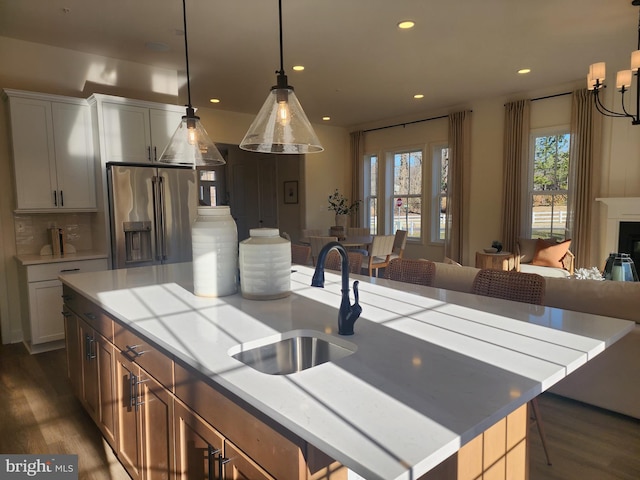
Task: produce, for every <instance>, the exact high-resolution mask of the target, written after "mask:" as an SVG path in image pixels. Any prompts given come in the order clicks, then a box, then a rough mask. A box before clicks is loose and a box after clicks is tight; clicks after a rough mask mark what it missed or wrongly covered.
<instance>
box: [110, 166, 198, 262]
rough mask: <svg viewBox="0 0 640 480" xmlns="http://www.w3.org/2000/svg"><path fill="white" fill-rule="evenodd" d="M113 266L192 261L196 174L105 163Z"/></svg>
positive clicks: (166, 168)
mask: <svg viewBox="0 0 640 480" xmlns="http://www.w3.org/2000/svg"><path fill="white" fill-rule="evenodd" d="M107 184H108V192H109V207H110V208H109V215H110V220H111V259H112V268H126V267H136V266H143V265H155V264H161V263H175V262H190V261H191V222H192V221H193V220H194V219H195V217H196V215H197V206H198V182H197V177H196V171H195V170H193V169H191V168H184V167H158V166H157V165H148V166H147V165H138V164H127V163H108V164H107Z"/></svg>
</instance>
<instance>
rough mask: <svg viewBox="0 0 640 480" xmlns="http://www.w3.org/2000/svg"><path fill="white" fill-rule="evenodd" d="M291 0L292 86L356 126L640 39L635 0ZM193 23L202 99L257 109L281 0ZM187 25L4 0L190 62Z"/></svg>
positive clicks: (167, 13) (566, 73)
mask: <svg viewBox="0 0 640 480" xmlns="http://www.w3.org/2000/svg"><path fill="white" fill-rule="evenodd" d="M282 3H283V29H284V63H285V70H286V73H287V74H288V76H289V83H290V84H291V85H293V86H294V87H295V90H296V93H297V95H298V98H299V100H300V102H301V104H302V106H303V108H304V110H305V111H306V113H307V116H308V117H309V119H310V120H311V121H312V122H314V123H320V122H321V120H320V118H321V117H322V116H323V115H329V116H331V119H332V120H331V121H330V122H329V123H330V124H332V125H340V126H347V127H348V126H353V125H358V124H364V123H370V122H375V121H377V120H381V119H392V118H398V117H404V118H406V117H412V116H413V117H416V118H419V117H420V115H424V114H425V113H427V112H430V111H437V110H439V109H445V108H447V107H452V106H458V105H464V104H465V103H468V102H470V101H472V100H474V99H478V98H486V97H495V96H501V95H506V96H509V95H516V94H517V93H518V92H525V91H535V90H538V89H545V88H548V87H551V86H555V85H561V84H566V83H570V82H575V81H577V80H580V79H582V78H585V77H586V73H587V69H588V65H589V64H591V63H593V62H595V61H608V60H610V59H611V57H615V58H627V56H630V53H631V51H632V50H635V48H636V44H637V38H638V37H637V27H638V7H635V6H632V5H631V0H527V1H525V0H482V1H480V0H282ZM65 9H66V10H65ZM404 19H411V20H414V21H415V22H416V27H415V28H414V29H412V30H409V31H400V30H399V29H398V28H397V26H396V24H397V22H398V21H400V20H404ZM187 22H188V23H187V26H188V41H189V61H190V62H189V63H190V70H191V89H192V103H193V104H194V106H196V107H197V106H207V107H210V106H211V104H209V103H208V99H209V98H211V97H218V98H220V99H221V103H220V104H219V105H217V106H214V107H211V108H219V109H223V110H232V111H237V112H246V113H257V111H258V110H259V108H260V106H261V105H262V102H263V101H264V99H265V98H266V96H267V92H268V91H269V88H270V86H271V85H273V84H274V83H275V79H276V76H275V73H274V72H275V71H276V70H277V69H278V68H279V63H280V60H279V51H278V2H277V0H187ZM182 29H183V26H182V2H181V0H0V36H6V37H13V38H16V39H20V40H26V41H31V42H37V43H46V44H49V45H54V46H59V47H64V48H68V49H73V50H77V51H82V52H88V53H94V54H99V55H103V56H107V57H113V58H119V59H125V60H131V61H135V62H141V63H145V64H152V65H156V66H159V67H165V68H171V69H175V70H180V71H183V70H184V68H185V60H184V37H183V36H182V35H181V32H182ZM147 42H160V43H163V44H166V45H167V46H168V47H169V48H168V50H167V51H165V52H157V51H153V50H150V49H148V48H147V47H145V44H146V43H147ZM295 64H303V65H304V66H305V67H306V69H305V71H304V72H301V73H298V72H294V71H293V70H292V68H291V67H292V66H293V65H295ZM522 67H528V68H531V69H532V73H530V74H528V75H526V76H522V75H518V74H516V71H517V70H518V69H520V68H522ZM627 68H628V67H627ZM614 76H615V73H614V72H608V77H609V83H612V80H614V78H612V77H614ZM415 93H423V94H424V95H425V98H424V99H422V100H420V101H417V100H414V99H413V95H414V94H415ZM185 101H186V100H185Z"/></svg>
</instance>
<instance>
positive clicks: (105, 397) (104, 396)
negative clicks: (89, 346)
mask: <svg viewBox="0 0 640 480" xmlns="http://www.w3.org/2000/svg"><path fill="white" fill-rule="evenodd" d="M95 337H96V344H95V348H96V354H97V358H96V359H95V360H94V361H95V362H96V364H97V369H98V393H99V398H100V410H99V414H98V417H99V420H98V426H99V427H100V430H102V433H103V435H104V436H105V438H106V439H107V441H108V442H109V445H111V448H114V449H115V448H116V424H117V420H116V419H117V405H116V403H117V400H116V399H117V395H116V384H115V382H116V378H115V360H114V348H113V345H111V343H110V342H108V341H107V340H106V339H105V338H104V337H102V336H101V335H98V334H97V333H95Z"/></svg>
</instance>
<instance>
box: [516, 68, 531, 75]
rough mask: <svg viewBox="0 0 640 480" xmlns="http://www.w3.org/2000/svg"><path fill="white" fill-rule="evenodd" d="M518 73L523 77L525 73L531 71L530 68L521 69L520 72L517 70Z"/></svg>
mask: <svg viewBox="0 0 640 480" xmlns="http://www.w3.org/2000/svg"><path fill="white" fill-rule="evenodd" d="M518 73H519V74H520V75H525V74H527V73H531V69H530V68H521V69H520V70H518Z"/></svg>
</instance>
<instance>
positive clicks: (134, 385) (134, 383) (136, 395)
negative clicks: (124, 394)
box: [129, 373, 149, 412]
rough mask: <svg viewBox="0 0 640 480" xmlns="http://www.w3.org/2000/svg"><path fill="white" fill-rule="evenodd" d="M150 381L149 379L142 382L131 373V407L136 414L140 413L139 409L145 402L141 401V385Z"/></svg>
mask: <svg viewBox="0 0 640 480" xmlns="http://www.w3.org/2000/svg"><path fill="white" fill-rule="evenodd" d="M148 381H149V379H148V378H147V379H146V380H140V378H139V377H138V376H137V375H135V374H134V373H131V376H130V377H129V382H130V384H129V385H130V395H129V406H130V407H131V408H133V409H135V411H136V412H137V411H138V407H139V406H140V405H143V404H144V402H141V401H140V391H139V390H140V388H139V385H140V384H141V383H145V382H148Z"/></svg>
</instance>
